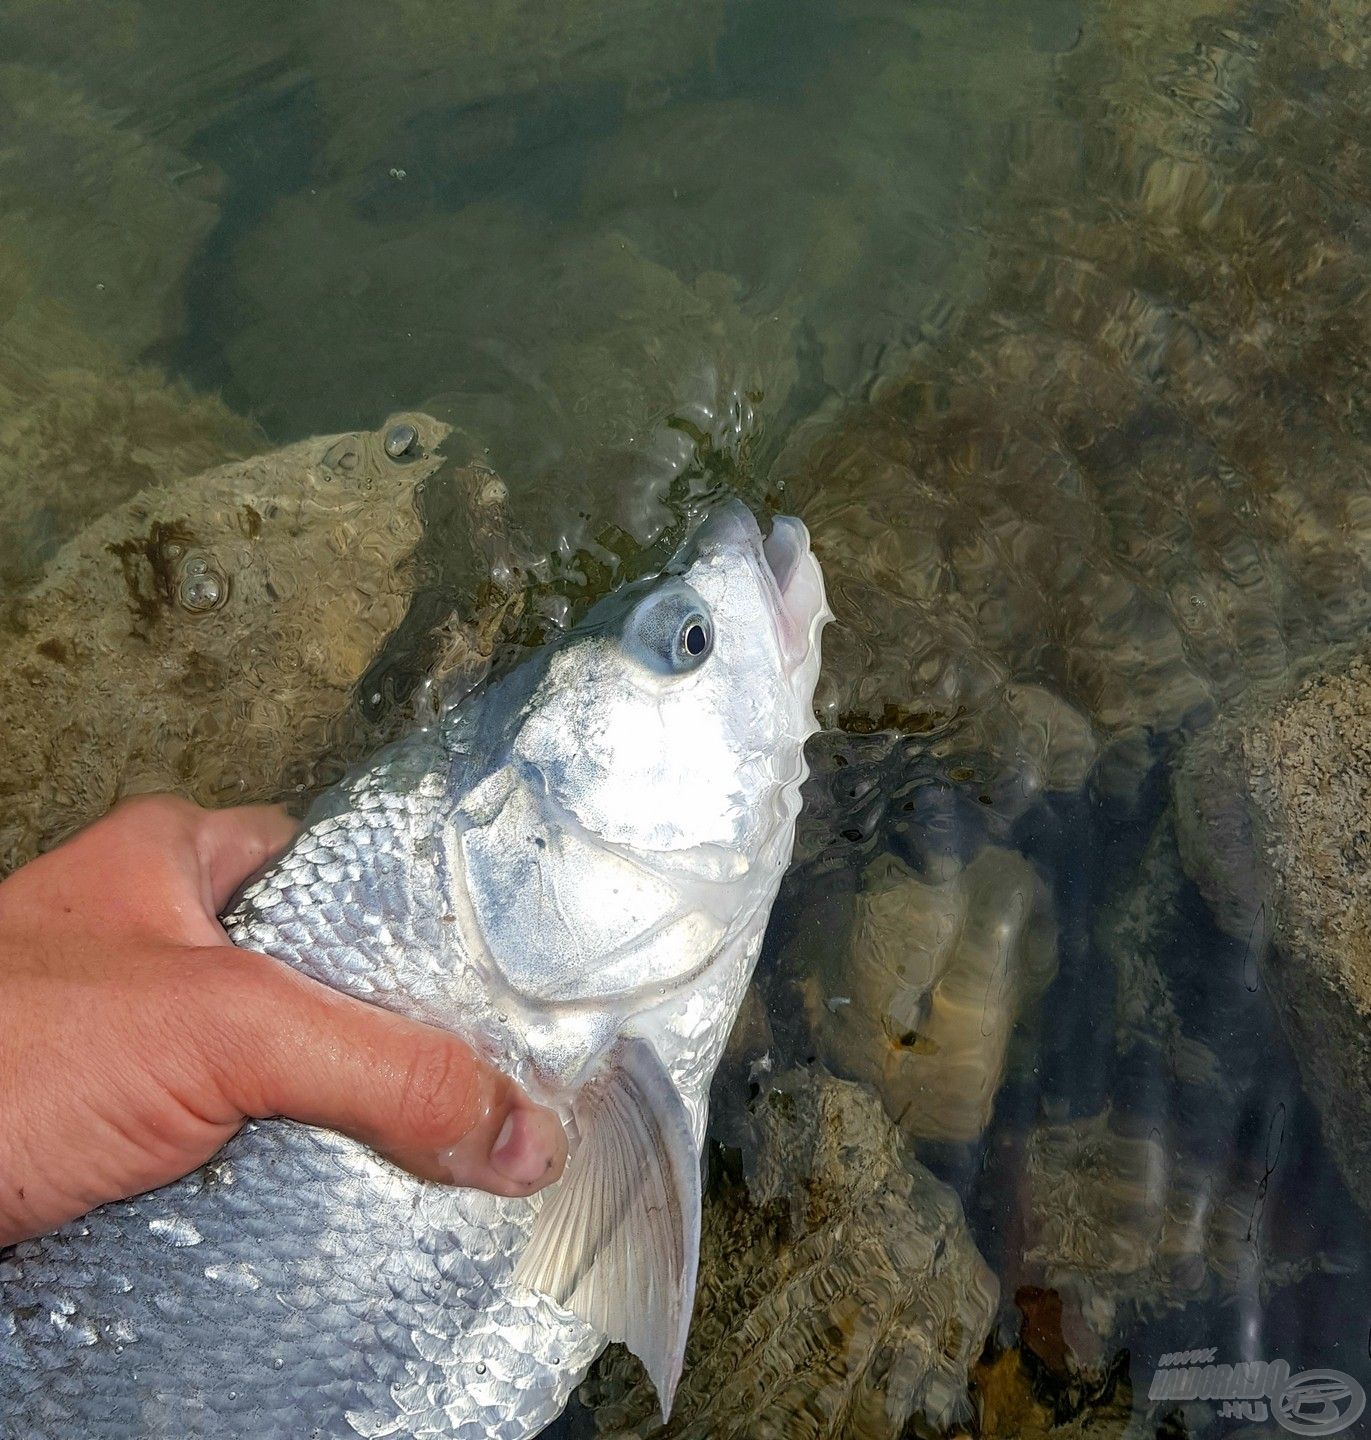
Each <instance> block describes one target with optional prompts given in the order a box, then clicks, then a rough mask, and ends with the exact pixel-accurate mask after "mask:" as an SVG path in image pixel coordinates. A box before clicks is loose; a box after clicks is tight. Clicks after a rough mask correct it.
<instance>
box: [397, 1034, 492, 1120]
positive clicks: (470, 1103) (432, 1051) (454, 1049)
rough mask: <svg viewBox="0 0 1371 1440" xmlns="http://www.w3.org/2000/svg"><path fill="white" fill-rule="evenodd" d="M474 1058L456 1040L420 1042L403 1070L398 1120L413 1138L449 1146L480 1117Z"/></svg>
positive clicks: (427, 1040) (440, 1039) (438, 1038)
mask: <svg viewBox="0 0 1371 1440" xmlns="http://www.w3.org/2000/svg"><path fill="white" fill-rule="evenodd" d="M479 1089H480V1087H479V1083H478V1081H477V1076H476V1064H475V1060H474V1057H473V1056H472V1055H471V1054H470V1053H469V1052H468V1051H467V1050H466V1048H465V1047H464V1046H463V1045H462V1044H461V1042H460V1041H457V1040H452V1039H445V1038H443V1037H441V1036H435V1037H434V1038H433V1039H431V1040H430V1039H425V1040H423V1041H421V1042H420V1043H419V1044H418V1046H417V1047H416V1049H415V1052H414V1054H413V1055H412V1056H411V1057H410V1059H409V1063H408V1065H407V1066H406V1069H405V1079H404V1087H403V1089H402V1091H401V1095H400V1118H401V1123H402V1124H403V1125H404V1127H405V1128H406V1130H408V1131H409V1132H410V1133H411V1134H413V1135H414V1136H415V1138H416V1139H420V1140H424V1141H432V1142H433V1143H435V1144H437V1143H440V1142H443V1141H446V1142H447V1143H449V1144H450V1143H452V1142H453V1141H455V1140H459V1139H460V1138H461V1137H462V1136H463V1135H465V1134H466V1132H467V1131H468V1130H470V1129H471V1127H472V1125H474V1124H475V1123H476V1121H477V1120H478V1119H479V1118H480V1113H479V1112H480V1103H479Z"/></svg>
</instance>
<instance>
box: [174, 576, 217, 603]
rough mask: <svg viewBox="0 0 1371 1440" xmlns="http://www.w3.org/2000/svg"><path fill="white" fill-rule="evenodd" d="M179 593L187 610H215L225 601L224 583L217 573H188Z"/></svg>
mask: <svg viewBox="0 0 1371 1440" xmlns="http://www.w3.org/2000/svg"><path fill="white" fill-rule="evenodd" d="M178 593H179V596H180V600H181V604H182V605H184V606H185V607H186V609H187V610H195V611H205V610H215V609H217V608H218V607H219V606H220V605H221V604H222V603H223V600H224V584H223V581H221V580H220V579H219V577H218V576H217V575H206V574H201V573H195V574H188V575H186V577H185V578H184V579H183V580H182V581H181V587H180V590H179V592H178Z"/></svg>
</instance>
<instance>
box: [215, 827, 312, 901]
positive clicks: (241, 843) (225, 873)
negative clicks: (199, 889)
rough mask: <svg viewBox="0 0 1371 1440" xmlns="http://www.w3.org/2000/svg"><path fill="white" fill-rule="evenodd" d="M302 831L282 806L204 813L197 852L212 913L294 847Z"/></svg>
mask: <svg viewBox="0 0 1371 1440" xmlns="http://www.w3.org/2000/svg"><path fill="white" fill-rule="evenodd" d="M299 828H300V827H299V824H298V823H297V822H296V821H295V820H293V819H292V818H291V817H290V816H289V815H287V814H286V812H285V810H284V808H283V807H282V806H280V805H239V806H236V807H235V808H233V809H231V810H204V811H201V813H200V820H199V824H198V825H197V827H196V853H197V856H198V859H199V863H200V873H201V876H202V879H203V884H204V888H205V896H206V902H207V904H208V907H209V910H210V913H211V914H214V915H217V914H218V913H219V912H220V911H221V910H222V909H223V908H224V907H225V906H226V905H227V904H228V902H229V901H230V900H231V899H232V898H233V896H234V894H235V893H236V892H237V891H238V890H239V889H241V888H242V886H243V884H244V883H245V882H246V881H247V880H249V879H251V877H252V876H253V875H254V874H256V872H257V871H258V870H260V869H261V868H262V866H263V865H265V864H266V863H267V861H268V860H271V859H273V858H274V857H275V856H277V855H279V854H280V853H281V851H283V850H284V849H285V848H286V847H287V846H288V845H289V844H290V842H291V841H292V840H293V839H294V838H295V836H296V834H297V833H298V832H299Z"/></svg>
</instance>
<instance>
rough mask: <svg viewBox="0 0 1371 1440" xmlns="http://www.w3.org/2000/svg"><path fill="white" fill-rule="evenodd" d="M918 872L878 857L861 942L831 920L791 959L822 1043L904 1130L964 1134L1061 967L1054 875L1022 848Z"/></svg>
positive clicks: (805, 936)
mask: <svg viewBox="0 0 1371 1440" xmlns="http://www.w3.org/2000/svg"><path fill="white" fill-rule="evenodd" d="M941 869H942V871H943V872H944V873H942V874H938V875H935V876H931V877H925V876H921V875H919V874H917V873H916V872H914V871H913V870H911V869H910V867H909V866H908V865H907V864H905V863H904V862H903V861H902V860H900V859H898V858H897V857H895V856H892V855H882V856H879V857H877V859H875V860H874V861H873V862H872V863H871V864H870V865H868V867H867V869H866V871H865V872H864V874H863V876H862V878H861V884H860V888H859V890H858V892H857V894H856V896H855V897H854V900H853V906H854V910H855V914H854V915H853V919H852V926H851V940H850V942H849V944H848V945H847V946H846V947H844V946H842V945H841V944H835V943H834V936H835V929H836V927H834V926H833V925H832V924H831V923H829V924H824V925H823V926H820V927H817V928H816V929H815V930H814V931H812V932H811V931H807V930H806V931H802V932H801V938H800V940H799V944H798V946H797V949H798V948H799V947H803V948H805V949H807V950H809V951H810V952H811V955H810V958H809V959H807V960H801V959H800V957H799V956H798V954H796V953H792V954H791V955H789V956H788V957H787V964H788V965H790V966H793V967H795V968H797V969H798V970H799V971H800V973H801V975H802V978H801V980H800V988H801V992H802V994H803V996H804V1003H805V1011H806V1015H807V1017H808V1020H809V1027H810V1032H811V1034H812V1036H813V1042H812V1043H813V1045H814V1047H815V1049H816V1052H817V1054H818V1055H819V1056H820V1058H821V1059H822V1060H823V1062H824V1063H825V1064H826V1065H827V1066H829V1068H831V1069H832V1070H834V1071H836V1072H837V1073H838V1074H841V1075H846V1076H850V1077H852V1078H853V1079H856V1080H864V1081H866V1082H868V1083H869V1084H871V1085H872V1086H873V1087H874V1088H875V1090H876V1092H877V1093H878V1094H879V1095H880V1096H881V1099H882V1101H883V1102H884V1104H885V1108H886V1111H887V1113H888V1114H889V1115H890V1116H891V1117H892V1118H893V1119H894V1120H895V1121H896V1123H897V1124H898V1125H899V1127H900V1130H901V1132H902V1134H903V1135H904V1136H905V1137H906V1138H907V1139H911V1140H913V1139H930V1140H946V1141H955V1142H966V1141H972V1140H975V1139H976V1138H977V1137H978V1136H979V1135H980V1134H981V1132H982V1131H983V1130H984V1129H985V1127H986V1125H987V1124H988V1122H989V1120H990V1115H991V1111H992V1109H993V1107H994V1103H995V1096H996V1093H997V1092H998V1090H999V1088H1000V1082H1001V1080H1002V1079H1003V1076H1004V1071H1005V1065H1006V1060H1007V1056H1008V1051H1009V1044H1010V1038H1011V1035H1012V1032H1013V1030H1014V1027H1015V1024H1016V1023H1017V1021H1018V1020H1019V1019H1020V1018H1021V1016H1023V1015H1024V1013H1025V1012H1026V1011H1027V1010H1028V1009H1029V1007H1030V1006H1031V1005H1032V1003H1033V1002H1034V1001H1035V1000H1036V999H1037V998H1038V997H1039V996H1040V995H1041V994H1042V992H1043V990H1044V989H1045V988H1046V986H1047V984H1048V982H1049V981H1050V980H1051V978H1052V976H1053V975H1054V974H1055V972H1056V950H1055V940H1056V933H1055V929H1054V926H1053V923H1052V917H1051V907H1050V903H1049V902H1048V899H1047V891H1046V887H1045V885H1044V883H1043V881H1042V880H1041V878H1040V877H1039V876H1038V874H1037V872H1036V871H1035V870H1034V868H1033V866H1032V865H1031V864H1030V863H1029V861H1027V860H1026V859H1024V858H1023V856H1021V855H1018V854H1016V853H1014V852H1013V851H1011V850H1005V849H1001V848H1000V847H998V846H993V845H992V846H986V847H985V848H984V849H983V850H981V851H980V852H979V854H977V855H976V856H975V858H974V859H972V860H971V861H970V863H968V864H965V865H963V864H961V863H960V862H958V861H956V860H955V859H952V858H946V859H944V860H943V861H942V864H941Z"/></svg>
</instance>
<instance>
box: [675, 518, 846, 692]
mask: <svg viewBox="0 0 1371 1440" xmlns="http://www.w3.org/2000/svg"><path fill="white" fill-rule="evenodd" d="M689 545H690V549H691V551H692V552H693V553H694V554H696V555H699V554H701V553H703V552H704V551H706V550H713V549H719V550H742V551H743V552H744V553H746V554H747V555H749V556H750V557H751V559H752V561H753V563H754V564H755V566H756V569H757V572H758V574H759V576H760V577H761V579H762V581H763V583H764V584H765V585H766V587H767V589H768V591H769V593H770V595H771V599H772V607H771V608H772V615H773V619H774V622H775V626H776V638H777V641H778V642H779V644H780V648H781V653H782V655H783V656H784V658H785V661H786V664H787V666H788V668H789V669H790V671H791V673H792V674H793V673H794V672H795V671H797V670H798V669H799V668H800V667H801V666H802V665H803V664H804V663H805V661H806V660H807V659H808V657H809V656H810V654H811V653H812V651H813V649H814V644H815V640H816V638H817V634H818V631H819V630H820V629H821V628H822V626H823V624H824V622H825V621H826V620H828V619H829V618H830V615H831V612H830V611H829V609H828V602H827V599H826V597H825V594H824V582H823V573H822V571H820V569H819V562H818V560H817V559H816V558H815V556H814V552H813V550H812V549H811V547H810V543H809V531H808V530H807V529H806V528H805V525H804V522H803V521H802V520H799V519H797V518H796V517H795V516H794V515H775V516H773V517H772V522H771V534H770V535H768V536H767V537H766V538H765V539H763V537H762V532H761V528H760V527H759V526H758V524H757V520H756V517H755V516H754V515H753V513H752V511H751V510H749V509H748V507H747V506H746V505H744V504H743V502H742V501H741V500H737V499H732V500H728V501H726V502H725V503H724V504H722V505H716V506H715V507H714V508H713V509H712V510H711V511H710V512H709V514H708V515H706V516H705V518H704V519H703V520H702V521H701V522H700V525H699V526H698V528H697V529H696V531H695V534H694V535H693V536H692V537H691V539H690V542H689Z"/></svg>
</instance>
